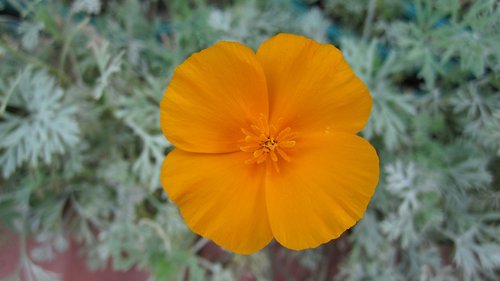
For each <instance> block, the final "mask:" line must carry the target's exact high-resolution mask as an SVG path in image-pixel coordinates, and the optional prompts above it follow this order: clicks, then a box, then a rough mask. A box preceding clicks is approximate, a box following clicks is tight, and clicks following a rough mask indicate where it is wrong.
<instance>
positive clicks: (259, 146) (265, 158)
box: [240, 116, 297, 172]
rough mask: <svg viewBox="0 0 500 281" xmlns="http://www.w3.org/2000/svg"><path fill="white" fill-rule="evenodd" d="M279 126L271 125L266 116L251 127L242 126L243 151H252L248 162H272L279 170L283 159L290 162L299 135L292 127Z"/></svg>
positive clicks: (241, 147)
mask: <svg viewBox="0 0 500 281" xmlns="http://www.w3.org/2000/svg"><path fill="white" fill-rule="evenodd" d="M279 123H280V122H278V124H277V125H278V126H274V125H269V124H268V122H267V121H266V119H265V118H264V116H261V117H260V118H259V119H257V120H256V122H254V123H253V124H252V125H251V126H250V128H249V129H246V128H242V129H241V132H242V133H243V135H244V138H243V139H242V140H241V143H242V145H241V146H240V149H241V151H243V152H249V153H251V156H250V158H249V159H247V160H246V161H245V163H246V164H253V163H257V164H262V163H271V164H272V165H273V167H274V169H275V170H276V171H277V172H279V166H278V163H279V162H280V161H281V160H284V161H286V162H290V161H291V159H290V156H289V152H290V149H292V148H293V147H294V146H295V144H296V141H295V139H296V137H297V135H296V134H295V133H293V132H292V129H291V128H290V127H285V128H284V129H278V128H279V127H280V124H279Z"/></svg>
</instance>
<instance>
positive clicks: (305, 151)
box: [160, 34, 379, 254]
mask: <svg viewBox="0 0 500 281" xmlns="http://www.w3.org/2000/svg"><path fill="white" fill-rule="evenodd" d="M371 107H372V100H371V97H370V95H369V93H368V89H367V88H366V86H365V85H364V84H363V83H362V82H361V81H360V80H359V78H358V77H356V75H355V74H354V73H353V71H352V70H351V68H350V67H349V65H347V63H346V62H345V60H344V59H343V57H342V54H341V52H340V51H339V50H338V49H337V48H335V47H334V46H332V45H328V44H319V43H317V42H315V41H313V40H310V39H307V38H305V37H302V36H297V35H291V34H279V35H277V36H275V37H272V38H271V39H269V40H268V41H266V42H264V43H263V44H262V45H261V46H260V48H259V49H258V51H257V53H254V52H253V51H252V50H251V49H249V48H248V47H246V46H244V45H242V44H240V43H236V42H219V43H217V44H215V45H213V46H212V47H209V48H207V49H205V50H203V51H201V52H199V53H196V54H194V55H192V56H191V57H189V58H188V59H187V60H186V61H185V62H183V63H182V64H181V65H179V66H178V67H177V69H176V70H175V72H174V75H173V78H172V80H171V82H170V85H169V87H168V89H167V90H166V93H165V96H164V98H163V100H162V101H161V111H160V117H161V128H162V130H163V133H164V134H165V136H166V137H167V138H168V139H169V140H170V142H171V143H172V144H174V145H175V147H176V148H175V149H174V150H173V151H172V152H170V153H169V154H168V156H167V157H166V158H165V161H164V162H163V167H162V172H161V180H162V184H163V187H164V189H165V191H166V192H167V194H168V195H169V196H170V198H171V200H172V201H173V202H175V203H176V204H177V205H178V206H179V209H180V212H181V214H182V216H183V218H184V220H185V221H186V224H187V225H188V226H189V227H190V228H191V229H192V230H193V231H194V232H196V233H198V234H199V235H201V236H204V237H206V238H208V239H211V240H213V241H214V242H215V243H217V244H219V245H220V246H222V247H224V248H226V249H229V250H231V251H234V252H236V253H242V254H249V253H253V252H256V251H258V250H259V249H261V248H263V247H264V246H266V245H267V244H268V243H269V242H270V241H271V240H272V238H273V237H274V238H275V239H276V240H277V241H278V242H279V243H280V244H282V245H283V246H285V247H287V248H290V249H294V250H300V249H306V248H311V247H316V246H318V245H320V244H322V243H325V242H327V241H329V240H332V239H334V238H337V237H338V236H340V234H342V233H343V232H344V231H345V230H346V229H348V228H350V227H352V226H353V225H354V224H355V223H356V222H357V221H358V220H359V219H360V218H361V217H362V216H363V214H364V212H365V210H366V207H367V205H368V202H369V201H370V198H371V196H372V194H373V192H374V190H375V186H376V185H377V182H378V176H379V166H378V157H377V153H376V152H375V150H374V149H373V147H372V146H371V145H370V144H369V143H368V142H367V141H366V140H364V139H362V138H360V137H358V136H357V135H356V133H357V132H359V131H360V130H361V129H362V128H363V127H364V126H365V124H366V122H367V120H368V117H369V115H370V110H371Z"/></svg>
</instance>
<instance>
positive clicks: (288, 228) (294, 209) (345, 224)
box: [266, 133, 379, 250]
mask: <svg viewBox="0 0 500 281" xmlns="http://www.w3.org/2000/svg"><path fill="white" fill-rule="evenodd" d="M293 152H294V153H293V155H291V157H290V158H291V159H292V160H291V162H289V163H286V165H281V166H280V172H279V173H276V172H275V173H272V174H269V175H268V177H267V180H266V199H267V208H268V212H269V221H270V224H271V229H272V232H273V235H274V237H275V238H276V240H278V242H279V243H280V244H282V245H283V246H285V247H287V248H290V249H294V250H300V249H305V248H311V247H316V246H318V245H320V244H323V243H326V242H328V241H330V240H332V239H335V238H337V237H339V236H340V235H341V234H342V233H343V232H344V231H345V230H347V229H349V228H350V227H352V226H353V225H354V224H355V223H356V222H357V221H358V220H359V219H360V218H361V217H362V216H363V214H364V212H365V210H366V207H367V206H368V203H369V201H370V198H371V196H372V195H373V193H374V191H375V187H376V185H377V182H378V177H379V160H378V156H377V153H376V152H375V149H374V148H373V147H372V146H371V145H370V144H369V143H368V142H367V141H366V140H364V139H362V138H360V137H358V136H356V135H352V134H347V133H335V134H328V135H323V136H321V137H317V138H314V139H312V138H311V139H310V140H309V142H308V143H306V144H302V145H300V144H297V146H296V147H295V148H294V151H293ZM272 171H273V170H272V169H269V172H272Z"/></svg>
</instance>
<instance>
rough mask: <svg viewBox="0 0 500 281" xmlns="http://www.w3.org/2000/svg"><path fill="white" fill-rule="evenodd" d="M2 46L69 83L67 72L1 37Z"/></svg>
mask: <svg viewBox="0 0 500 281" xmlns="http://www.w3.org/2000/svg"><path fill="white" fill-rule="evenodd" d="M0 47H2V48H4V49H5V50H7V51H8V52H9V53H10V54H12V55H13V56H14V57H16V58H17V59H19V60H22V61H24V62H26V63H28V64H31V65H34V66H35V67H38V68H44V69H46V70H47V71H48V72H50V73H52V74H54V75H56V76H57V77H58V78H59V79H60V80H61V81H62V82H63V83H64V84H66V85H67V84H69V83H70V79H69V78H68V76H66V74H64V73H63V72H61V71H59V70H57V69H56V68H54V67H52V66H50V65H48V64H46V63H44V62H43V61H41V60H39V59H38V58H36V57H33V56H30V55H28V54H26V53H23V52H21V51H19V50H16V49H15V48H13V47H11V46H10V45H9V44H8V43H7V42H6V41H4V40H3V38H0Z"/></svg>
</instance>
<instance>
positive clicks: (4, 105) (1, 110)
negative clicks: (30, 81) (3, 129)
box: [0, 70, 26, 117]
mask: <svg viewBox="0 0 500 281" xmlns="http://www.w3.org/2000/svg"><path fill="white" fill-rule="evenodd" d="M25 72H26V70H25V71H23V72H22V73H19V74H18V75H17V78H16V80H15V81H14V83H13V84H12V86H11V87H10V89H9V91H8V92H7V94H6V95H5V98H4V99H3V100H2V105H0V117H2V116H3V115H4V113H5V109H6V108H7V104H8V103H9V100H10V97H11V96H12V94H13V93H14V90H15V89H16V88H17V85H18V84H19V82H20V81H21V78H22V76H23V74H24V73H25Z"/></svg>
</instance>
